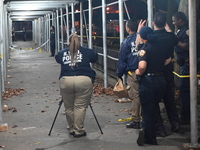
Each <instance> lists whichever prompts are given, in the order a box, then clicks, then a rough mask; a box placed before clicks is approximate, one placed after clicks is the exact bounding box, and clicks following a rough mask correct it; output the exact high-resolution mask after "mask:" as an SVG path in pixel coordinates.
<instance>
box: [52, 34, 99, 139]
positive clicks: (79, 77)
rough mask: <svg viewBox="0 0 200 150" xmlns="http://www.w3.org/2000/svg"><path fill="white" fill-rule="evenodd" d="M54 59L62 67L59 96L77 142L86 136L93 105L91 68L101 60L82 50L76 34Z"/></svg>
mask: <svg viewBox="0 0 200 150" xmlns="http://www.w3.org/2000/svg"><path fill="white" fill-rule="evenodd" d="M55 59H56V61H57V63H59V64H61V73H60V92H61V96H62V99H63V102H64V106H65V112H66V118H67V122H68V125H69V133H70V135H73V136H74V137H75V138H79V137H83V136H86V132H85V129H84V120H85V115H86V109H87V107H88V105H89V104H90V100H91V96H92V92H93V82H94V80H95V76H96V73H95V71H94V70H93V69H92V68H91V67H90V63H94V62H96V61H97V59H98V54H97V53H96V52H95V51H93V50H92V49H89V48H86V47H81V46H80V41H79V38H78V36H77V35H76V34H72V35H70V37H69V47H68V48H67V49H64V50H61V51H59V52H58V53H57V54H56V56H55Z"/></svg>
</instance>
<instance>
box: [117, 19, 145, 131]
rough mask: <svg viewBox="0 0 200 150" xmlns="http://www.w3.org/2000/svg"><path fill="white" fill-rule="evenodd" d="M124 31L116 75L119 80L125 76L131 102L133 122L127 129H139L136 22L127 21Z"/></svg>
mask: <svg viewBox="0 0 200 150" xmlns="http://www.w3.org/2000/svg"><path fill="white" fill-rule="evenodd" d="M126 31H127V33H128V34H129V35H128V37H127V38H126V39H125V40H124V41H123V42H122V44H121V46H120V51H119V55H118V66H117V72H116V73H117V75H118V77H119V78H122V76H123V75H124V74H125V75H126V82H127V84H128V86H130V89H129V90H128V95H129V98H130V99H131V100H132V106H131V111H132V119H133V121H132V122H130V123H128V124H127V125H126V127H127V128H134V129H139V128H140V114H141V113H140V112H141V110H140V100H139V93H138V81H137V78H136V75H135V70H136V69H137V68H138V51H137V50H136V44H135V41H136V32H137V21H134V20H128V21H127V22H126Z"/></svg>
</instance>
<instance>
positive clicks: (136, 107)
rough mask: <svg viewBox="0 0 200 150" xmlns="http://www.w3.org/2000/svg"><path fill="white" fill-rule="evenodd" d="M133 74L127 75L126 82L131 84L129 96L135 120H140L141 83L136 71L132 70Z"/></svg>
mask: <svg viewBox="0 0 200 150" xmlns="http://www.w3.org/2000/svg"><path fill="white" fill-rule="evenodd" d="M131 73H132V75H129V74H128V75H127V77H126V82H127V84H128V85H129V86H130V89H129V90H128V95H129V98H130V99H131V100H132V108H131V111H132V118H133V121H134V122H139V121H140V115H141V106H140V98H139V91H138V90H139V89H138V87H139V83H138V81H137V78H136V75H135V72H134V71H132V72H131Z"/></svg>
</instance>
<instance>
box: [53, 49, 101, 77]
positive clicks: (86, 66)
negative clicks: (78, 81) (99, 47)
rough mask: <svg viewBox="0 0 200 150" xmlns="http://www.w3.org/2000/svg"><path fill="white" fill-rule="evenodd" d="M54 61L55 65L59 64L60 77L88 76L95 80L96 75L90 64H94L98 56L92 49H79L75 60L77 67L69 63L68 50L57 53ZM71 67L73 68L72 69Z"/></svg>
mask: <svg viewBox="0 0 200 150" xmlns="http://www.w3.org/2000/svg"><path fill="white" fill-rule="evenodd" d="M55 59H56V61H57V63H59V64H61V73H60V77H62V76H88V77H90V78H93V79H95V76H96V73H95V71H94V70H93V69H92V68H91V67H90V63H94V62H96V61H97V59H98V54H97V53H96V52H95V51H93V50H92V49H89V48H86V47H80V50H79V51H78V55H77V59H76V60H75V61H76V62H78V65H75V66H74V64H72V63H71V56H70V51H69V48H67V49H64V50H61V51H59V52H58V53H57V54H56V56H55ZM72 66H73V67H72Z"/></svg>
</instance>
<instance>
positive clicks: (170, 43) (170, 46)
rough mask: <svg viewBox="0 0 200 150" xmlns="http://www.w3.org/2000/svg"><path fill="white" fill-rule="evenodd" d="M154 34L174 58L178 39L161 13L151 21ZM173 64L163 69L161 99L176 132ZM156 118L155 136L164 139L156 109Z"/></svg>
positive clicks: (162, 127) (176, 117)
mask: <svg viewBox="0 0 200 150" xmlns="http://www.w3.org/2000/svg"><path fill="white" fill-rule="evenodd" d="M152 24H153V27H154V34H155V35H156V36H157V37H158V39H159V42H161V43H162V45H163V47H165V48H166V51H167V52H168V53H169V55H170V57H171V58H172V59H173V58H174V46H175V45H177V44H178V38H177V37H176V36H175V34H174V33H172V30H171V29H170V27H169V26H168V24H166V14H164V13H162V12H157V13H156V14H155V16H154V21H153V23H152ZM173 71H174V63H173V62H172V61H171V62H170V63H169V64H168V65H166V66H165V67H164V70H163V73H164V77H165V79H166V81H167V88H166V91H165V94H164V97H163V102H164V104H165V108H166V112H167V116H168V118H169V121H170V124H171V131H172V132H178V131H179V129H180V125H179V118H178V113H177V109H176V104H175V101H174V74H173ZM158 111H159V113H158V117H157V118H156V120H157V121H156V130H157V136H162V137H165V136H166V135H167V133H166V129H165V126H164V124H163V119H162V117H161V114H160V109H159V108H158Z"/></svg>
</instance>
